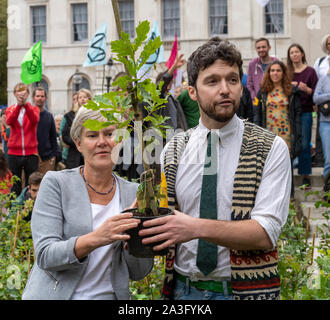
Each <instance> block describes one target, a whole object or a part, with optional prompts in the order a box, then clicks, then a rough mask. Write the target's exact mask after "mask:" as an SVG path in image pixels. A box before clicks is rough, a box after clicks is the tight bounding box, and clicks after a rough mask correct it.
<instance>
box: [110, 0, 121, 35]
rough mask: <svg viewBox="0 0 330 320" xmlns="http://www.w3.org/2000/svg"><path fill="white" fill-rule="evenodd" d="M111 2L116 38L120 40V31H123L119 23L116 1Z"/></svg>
mask: <svg viewBox="0 0 330 320" xmlns="http://www.w3.org/2000/svg"><path fill="white" fill-rule="evenodd" d="M111 2H112V9H113V13H114V15H115V21H116V27H117V33H118V38H120V34H121V32H122V30H123V27H122V25H121V21H120V14H119V6H118V0H111Z"/></svg>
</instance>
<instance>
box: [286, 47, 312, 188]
mask: <svg viewBox="0 0 330 320" xmlns="http://www.w3.org/2000/svg"><path fill="white" fill-rule="evenodd" d="M287 66H288V70H289V72H290V74H291V75H292V84H293V85H294V86H295V87H296V88H297V89H298V90H299V91H300V101H301V108H302V115H301V134H302V140H301V143H302V149H301V153H300V155H299V162H298V174H299V175H302V176H303V180H302V184H303V185H307V188H310V186H311V181H310V179H309V175H310V174H311V173H312V154H311V146H310V145H311V139H312V125H313V115H312V112H313V111H314V110H313V104H314V103H313V94H314V90H315V87H316V84H317V74H316V72H315V70H314V69H313V68H312V67H309V66H308V65H307V61H306V55H305V51H304V49H303V48H302V46H301V45H299V44H297V43H294V44H292V45H291V46H290V47H289V48H288V54H287Z"/></svg>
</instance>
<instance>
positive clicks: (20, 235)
mask: <svg viewBox="0 0 330 320" xmlns="http://www.w3.org/2000/svg"><path fill="white" fill-rule="evenodd" d="M15 199H16V195H15V194H14V193H10V194H0V205H1V212H0V244H1V245H0V300H3V299H6V300H18V299H21V295H22V293H23V290H24V287H25V285H26V281H27V278H28V275H29V272H30V269H31V267H32V265H33V263H34V251H33V242H32V234H31V227H30V222H29V221H26V220H24V218H25V217H26V216H27V215H28V213H29V212H30V210H31V209H32V207H33V200H28V201H26V202H25V205H24V206H19V205H17V204H15V203H14V202H15ZM13 207H14V208H15V210H16V211H15V212H14V213H11V214H9V209H11V208H13Z"/></svg>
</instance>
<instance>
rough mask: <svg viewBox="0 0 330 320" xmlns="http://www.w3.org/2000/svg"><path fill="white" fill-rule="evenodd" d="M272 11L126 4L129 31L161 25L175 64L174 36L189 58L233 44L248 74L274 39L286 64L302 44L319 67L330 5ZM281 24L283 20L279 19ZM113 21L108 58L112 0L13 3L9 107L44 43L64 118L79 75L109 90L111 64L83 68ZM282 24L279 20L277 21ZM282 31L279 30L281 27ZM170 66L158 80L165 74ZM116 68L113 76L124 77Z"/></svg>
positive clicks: (250, 6) (54, 108) (216, 4)
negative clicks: (216, 44) (212, 43)
mask: <svg viewBox="0 0 330 320" xmlns="http://www.w3.org/2000/svg"><path fill="white" fill-rule="evenodd" d="M270 3H271V5H272V11H269V9H267V7H266V8H263V7H261V6H260V4H259V3H258V2H257V0H119V4H120V9H121V18H122V23H123V26H124V29H126V31H127V32H130V33H131V34H132V33H134V26H136V25H137V24H138V23H139V21H143V20H146V19H147V20H149V21H150V23H151V25H152V24H153V23H154V21H155V20H157V21H158V23H159V26H160V30H161V35H162V39H163V41H164V45H165V60H167V59H168V57H169V55H170V51H171V46H172V43H173V40H174V35H175V33H177V35H178V40H179V51H180V52H182V53H184V55H185V57H186V58H188V57H189V55H190V54H191V53H192V52H193V51H194V50H195V49H196V48H197V47H198V46H199V45H200V44H202V43H204V42H205V41H206V40H207V39H208V38H210V37H211V36H212V35H219V36H220V37H222V38H225V39H228V40H230V41H233V42H234V43H235V44H236V45H237V46H238V48H239V49H240V50H241V52H242V55H243V59H244V68H245V70H246V69H247V65H248V62H249V60H250V59H252V58H253V57H255V55H256V53H255V49H254V42H255V40H256V39H257V38H259V37H263V36H265V37H267V38H268V39H269V40H270V42H271V46H272V49H271V55H276V56H277V57H278V58H280V59H282V60H285V58H286V54H287V53H286V51H287V48H288V46H289V45H290V44H291V43H293V42H298V43H300V44H301V45H302V46H303V47H304V48H305V50H306V55H307V60H308V62H309V63H310V64H311V65H313V63H314V61H315V59H316V58H317V57H319V56H321V55H323V53H322V52H321V48H320V40H321V38H322V37H323V35H324V34H326V33H329V30H330V22H329V19H326V17H329V16H330V3H329V1H328V0H315V1H312V2H311V1H308V0H299V1H298V0H270ZM274 19H275V20H274ZM105 21H107V23H108V33H107V43H108V45H107V49H108V52H107V57H108V58H109V57H110V56H111V52H110V41H112V40H115V39H117V38H118V37H117V31H116V26H115V20H114V15H113V10H112V5H111V1H110V0H8V64H7V69H8V105H10V104H12V103H14V102H15V99H14V97H13V87H14V85H15V84H16V83H17V82H19V81H20V64H21V61H22V59H23V57H24V54H25V53H26V51H27V50H28V49H29V48H30V47H31V46H32V45H33V43H34V42H36V41H38V40H40V39H41V40H43V56H42V66H43V79H42V85H44V86H45V87H47V89H48V93H49V101H48V109H49V110H50V111H51V112H52V113H53V114H57V113H64V112H65V111H66V110H68V109H69V108H70V105H71V97H72V93H73V92H74V91H75V90H76V89H77V85H75V84H74V82H73V76H74V74H75V73H79V74H80V75H81V76H82V77H83V83H82V84H81V86H85V87H89V88H90V89H91V90H92V91H93V93H94V94H98V93H101V92H102V91H105V90H106V88H105V83H106V81H105V80H104V68H103V66H98V67H89V68H83V67H82V65H83V63H84V60H85V56H86V52H87V48H88V43H89V39H91V38H92V36H93V35H94V33H95V31H96V30H97V29H98V28H99V27H100V26H101V25H102V24H103V23H104V22H105ZM274 21H277V22H276V23H274ZM275 25H276V27H277V28H278V30H275V31H274V26H275ZM164 68H165V67H164V64H161V65H159V66H158V67H157V69H156V71H154V73H153V74H152V76H153V77H155V76H156V74H157V72H158V71H162V70H164ZM122 70H123V67H122V66H121V65H120V64H117V63H115V64H114V65H113V66H112V67H111V71H110V76H111V77H112V78H113V77H115V75H116V74H117V73H118V72H120V71H122Z"/></svg>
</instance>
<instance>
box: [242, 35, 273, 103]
mask: <svg viewBox="0 0 330 320" xmlns="http://www.w3.org/2000/svg"><path fill="white" fill-rule="evenodd" d="M255 46H256V51H257V54H258V57H257V58H254V59H253V60H251V61H250V63H249V67H248V74H247V82H246V86H247V88H248V89H249V91H250V94H251V99H252V101H254V99H255V97H256V95H257V93H258V92H259V89H260V84H261V81H262V77H263V75H264V72H265V71H266V68H267V66H268V65H269V64H270V63H271V62H272V61H275V60H277V59H276V58H274V57H271V56H270V55H269V51H270V49H271V46H270V44H269V41H268V39H266V38H259V39H257V40H256V42H255Z"/></svg>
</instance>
